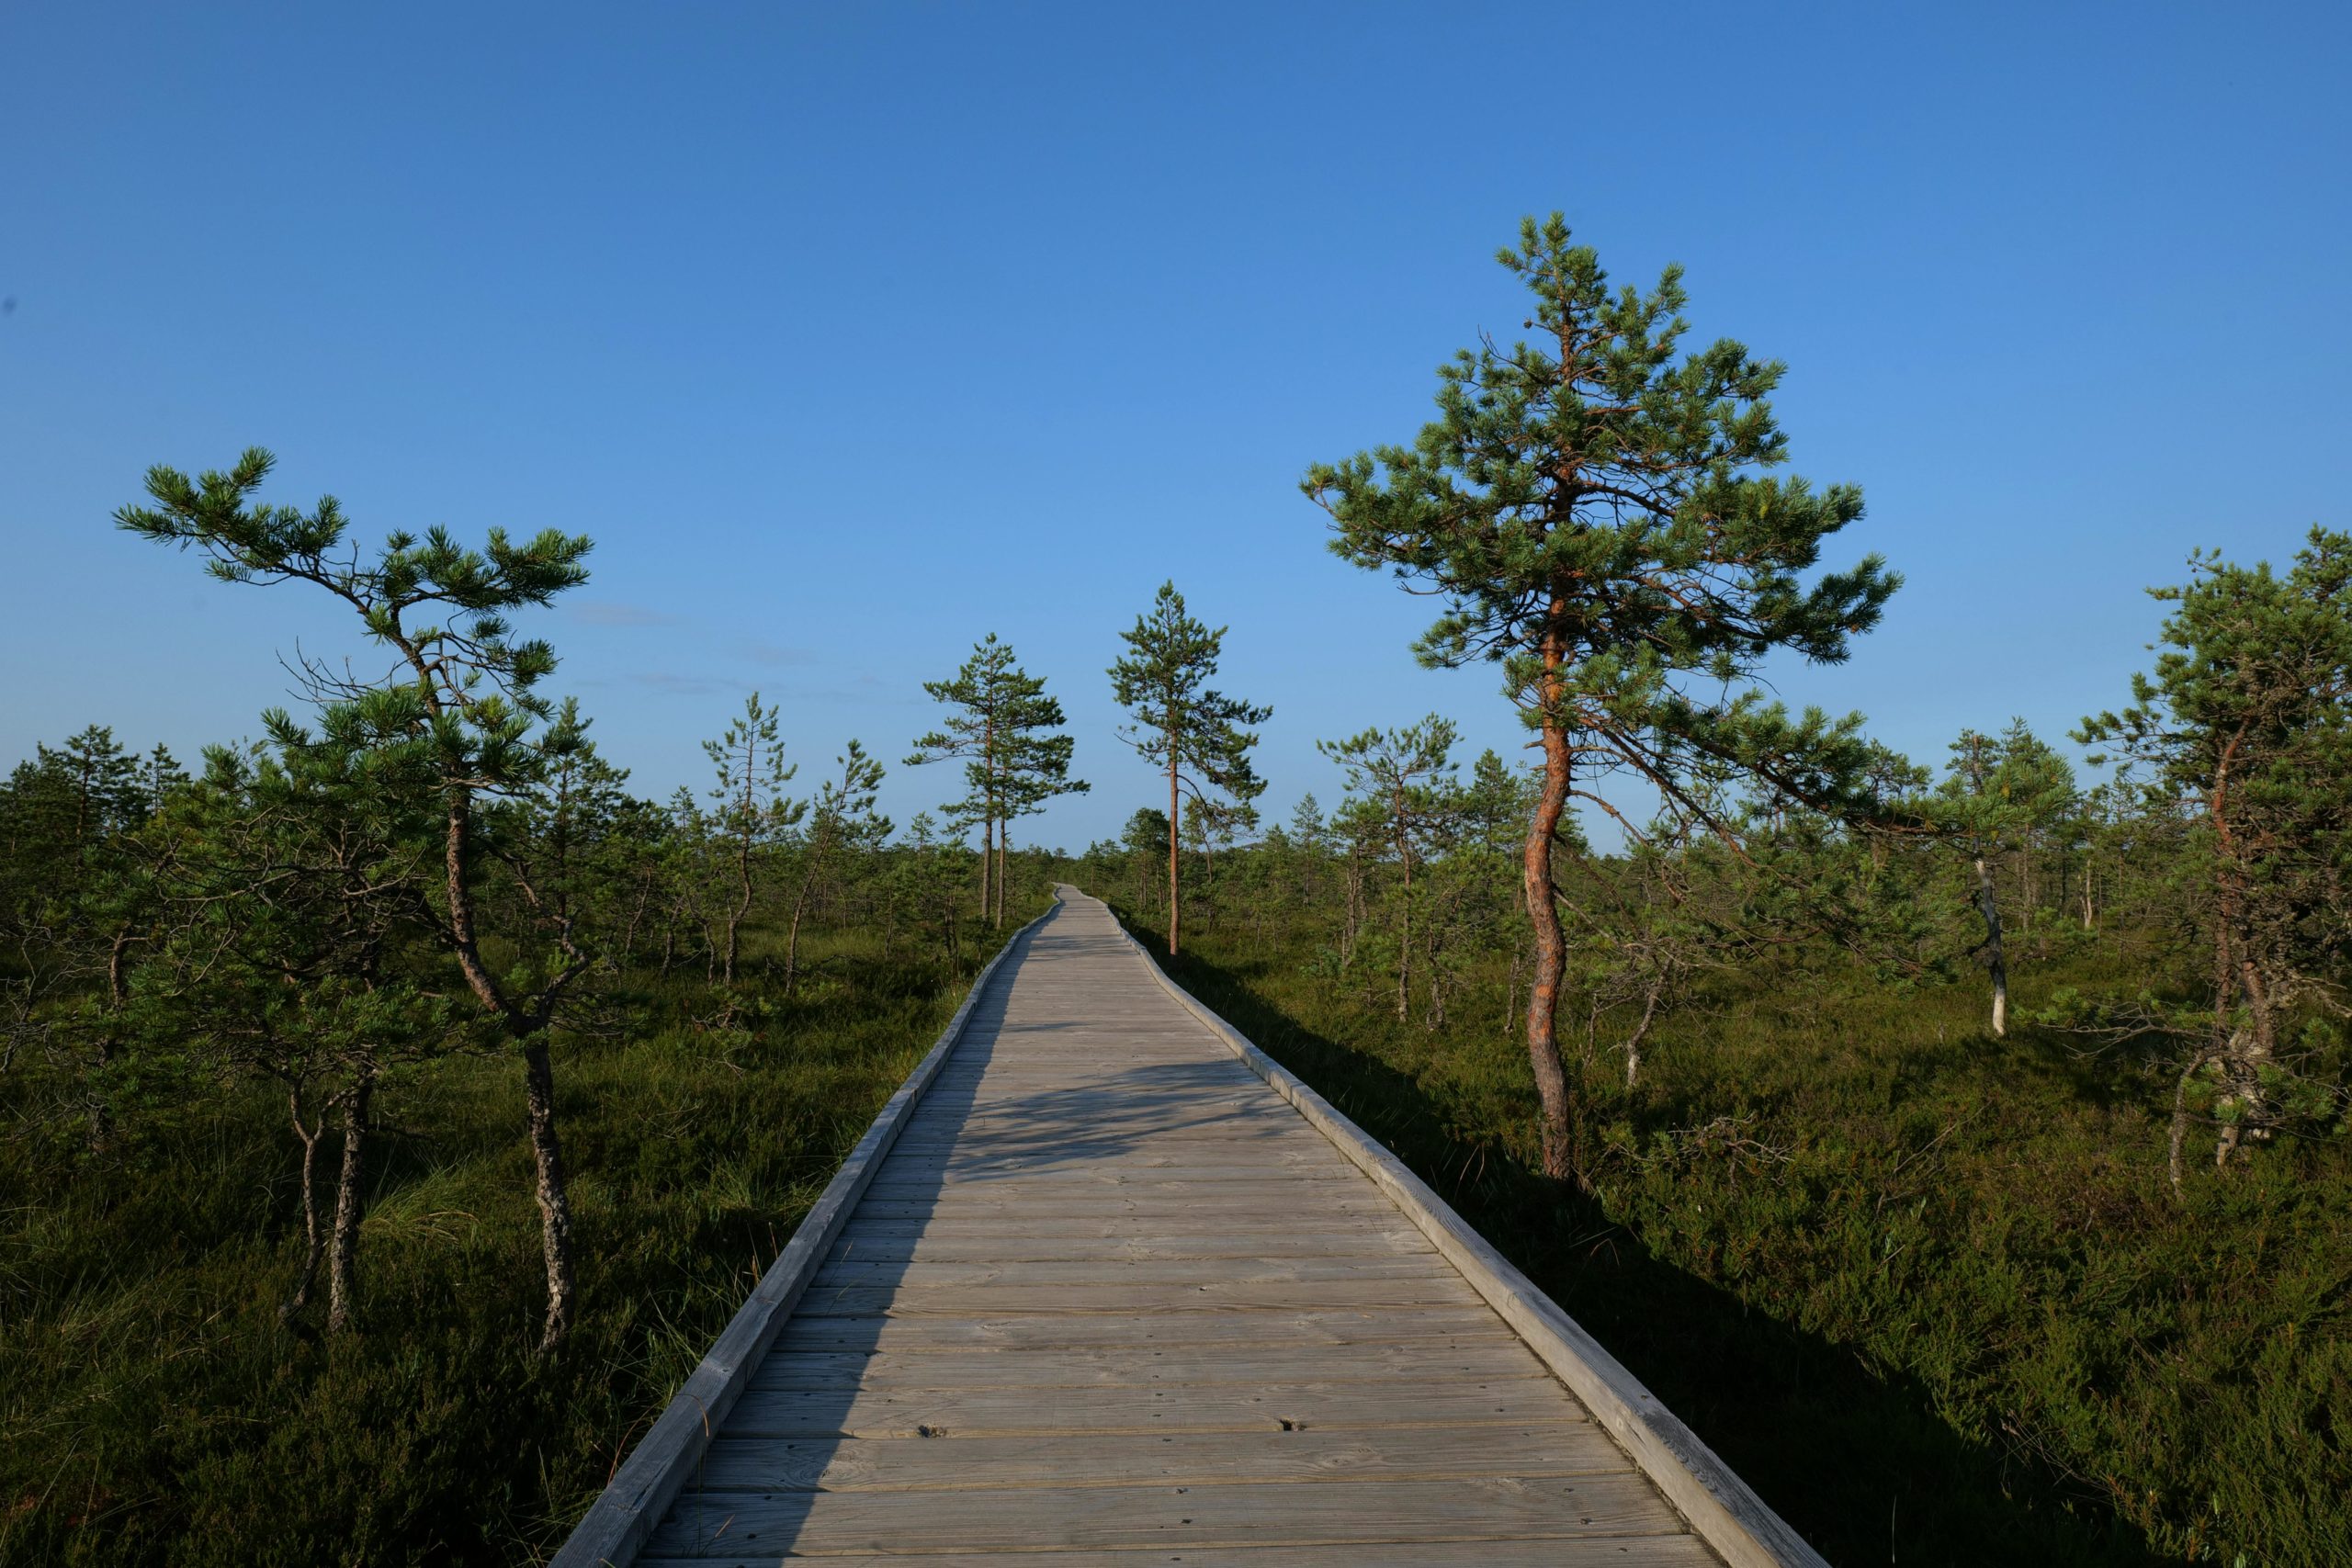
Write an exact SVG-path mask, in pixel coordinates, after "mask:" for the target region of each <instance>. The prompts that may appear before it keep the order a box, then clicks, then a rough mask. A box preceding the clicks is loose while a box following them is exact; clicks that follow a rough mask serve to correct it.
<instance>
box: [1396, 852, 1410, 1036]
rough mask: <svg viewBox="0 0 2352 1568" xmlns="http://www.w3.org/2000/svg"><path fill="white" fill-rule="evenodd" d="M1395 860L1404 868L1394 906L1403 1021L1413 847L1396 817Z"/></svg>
mask: <svg viewBox="0 0 2352 1568" xmlns="http://www.w3.org/2000/svg"><path fill="white" fill-rule="evenodd" d="M1397 862H1398V863H1399V864H1401V865H1402V866H1403V867H1404V868H1405V892H1404V897H1403V898H1402V900H1401V901H1400V902H1399V903H1398V905H1397V1022H1399V1023H1402V1022H1404V1021H1405V1014H1406V1010H1407V1008H1408V998H1410V996H1411V995H1412V988H1411V982H1412V970H1413V847H1412V845H1411V844H1410V843H1408V841H1407V840H1406V838H1405V818H1404V815H1403V813H1402V812H1401V811H1400V812H1399V813H1398V815H1397Z"/></svg>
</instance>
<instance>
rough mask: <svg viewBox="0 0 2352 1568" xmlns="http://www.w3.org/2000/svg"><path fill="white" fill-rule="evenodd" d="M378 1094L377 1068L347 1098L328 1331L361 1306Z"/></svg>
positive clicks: (358, 1079) (364, 1073) (340, 1328)
mask: <svg viewBox="0 0 2352 1568" xmlns="http://www.w3.org/2000/svg"><path fill="white" fill-rule="evenodd" d="M375 1094H376V1074H375V1070H374V1069H373V1068H368V1069H366V1070H364V1071H362V1072H361V1073H360V1075H359V1076H358V1077H356V1079H354V1080H353V1082H352V1085H351V1089H350V1090H349V1091H348V1092H347V1093H345V1095H344V1097H343V1170H342V1172H341V1174H340V1175H338V1176H337V1177H336V1179H335V1185H334V1249H333V1250H332V1251H331V1252H330V1253H329V1254H328V1257H327V1332H328V1333H329V1334H340V1333H342V1332H343V1331H344V1330H345V1328H346V1327H348V1326H349V1325H350V1323H351V1314H352V1311H353V1309H354V1308H355V1307H356V1305H357V1303H358V1295H357V1290H356V1282H357V1277H356V1264H357V1262H358V1258H359V1201H360V1190H359V1189H360V1184H361V1181H362V1179H363V1178H364V1177H365V1175H366V1173H367V1159H368V1111H369V1105H370V1101H372V1100H374V1098H375Z"/></svg>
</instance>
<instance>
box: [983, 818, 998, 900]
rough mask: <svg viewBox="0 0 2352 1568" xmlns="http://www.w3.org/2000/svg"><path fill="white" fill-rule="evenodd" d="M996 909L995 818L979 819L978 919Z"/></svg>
mask: <svg viewBox="0 0 2352 1568" xmlns="http://www.w3.org/2000/svg"><path fill="white" fill-rule="evenodd" d="M993 908H996V817H995V816H994V814H993V813H991V814H989V815H987V816H984V817H982V818H980V919H982V920H983V921H985V920H986V919H988V918H989V910H990V909H993Z"/></svg>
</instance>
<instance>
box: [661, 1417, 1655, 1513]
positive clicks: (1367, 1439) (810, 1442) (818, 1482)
mask: <svg viewBox="0 0 2352 1568" xmlns="http://www.w3.org/2000/svg"><path fill="white" fill-rule="evenodd" d="M1443 1436H1444V1441H1443V1442H1442V1443H1432V1442H1430V1440H1429V1435H1428V1434H1427V1433H1425V1432H1420V1431H1413V1430H1407V1431H1395V1430H1387V1429H1383V1428H1379V1427H1370V1428H1357V1429H1352V1430H1350V1429H1345V1428H1326V1427H1306V1428H1305V1429H1302V1430H1296V1431H1289V1432H1284V1431H1282V1430H1280V1429H1279V1428H1276V1429H1272V1430H1267V1429H1260V1430H1256V1431H1250V1432H1144V1433H1126V1434H1116V1433H1112V1434H1105V1433H1099V1432H1090V1433H1087V1434H1085V1435H1084V1436H1080V1437H1073V1436H1070V1435H1069V1434H1067V1433H1059V1432H1049V1433H1045V1434H1042V1435H1037V1436H1028V1437H1017V1438H945V1439H944V1440H942V1439H939V1438H848V1439H843V1438H733V1437H727V1436H721V1437H719V1438H716V1439H714V1440H713V1441H712V1443H711V1445H710V1451H709V1452H708V1453H707V1455H705V1456H704V1460H703V1472H702V1484H703V1488H704V1489H705V1490H706V1491H713V1492H740V1491H752V1492H779V1491H789V1490H802V1491H808V1490H821V1491H826V1492H854V1491H864V1490H869V1489H875V1488H880V1489H884V1490H889V1491H946V1492H955V1491H967V1490H970V1489H973V1488H976V1487H989V1486H1035V1485H1069V1486H1076V1485H1086V1486H1119V1485H1133V1484H1136V1483H1165V1484H1168V1485H1171V1486H1182V1485H1196V1484H1202V1483H1208V1482H1215V1481H1257V1482H1267V1483H1274V1482H1293V1483H1300V1484H1307V1483H1334V1484H1337V1483H1357V1482H1375V1483H1376V1482H1384V1481H1397V1480H1406V1479H1418V1480H1422V1481H1444V1480H1450V1479H1453V1478H1456V1477H1464V1476H1474V1475H1492V1474H1496V1473H1498V1472H1506V1471H1508V1472H1512V1473H1515V1474H1521V1475H1584V1474H1598V1473H1601V1472H1611V1471H1623V1470H1625V1469H1628V1468H1630V1466H1629V1462H1628V1461H1627V1460H1626V1458H1625V1455H1624V1451H1623V1450H1621V1449H1619V1448H1618V1447H1617V1445H1616V1444H1614V1443H1612V1442H1611V1441H1610V1440H1609V1437H1608V1434H1607V1433H1605V1432H1603V1431H1601V1430H1600V1427H1595V1426H1594V1425H1592V1424H1591V1423H1590V1422H1589V1421H1567V1422H1560V1423H1557V1424H1553V1425H1544V1426H1534V1425H1528V1426H1502V1427H1455V1428H1453V1429H1451V1430H1449V1431H1447V1432H1446V1433H1445V1434H1444V1435H1443ZM940 1506H942V1507H953V1506H955V1503H954V1500H953V1499H952V1498H950V1499H943V1500H942V1502H941V1504H940Z"/></svg>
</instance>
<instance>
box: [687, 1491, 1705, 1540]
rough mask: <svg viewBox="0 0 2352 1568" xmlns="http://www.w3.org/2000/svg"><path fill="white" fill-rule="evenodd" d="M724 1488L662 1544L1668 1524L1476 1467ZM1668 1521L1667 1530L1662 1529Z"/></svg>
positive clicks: (1529, 1533) (1237, 1536)
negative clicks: (1419, 1476) (1305, 1477)
mask: <svg viewBox="0 0 2352 1568" xmlns="http://www.w3.org/2000/svg"><path fill="white" fill-rule="evenodd" d="M941 1501H942V1499H941V1497H940V1495H937V1494H925V1493H906V1492H775V1493H744V1492H723V1493H709V1494H704V1495H699V1496H696V1497H690V1498H684V1499H681V1500H680V1506H679V1508H678V1510H677V1514H676V1516H675V1517H674V1518H673V1519H672V1520H670V1521H667V1522H665V1523H664V1524H663V1525H662V1529H661V1530H660V1532H659V1533H658V1535H657V1537H656V1539H655V1540H654V1541H653V1542H652V1543H651V1544H652V1547H653V1550H655V1551H677V1552H680V1553H681V1554H682V1555H691V1554H693V1553H695V1552H696V1551H702V1550H704V1549H706V1548H707V1546H711V1545H716V1544H718V1542H719V1541H721V1540H730V1539H731V1540H735V1541H738V1542H741V1545H740V1546H738V1547H736V1548H735V1550H737V1551H743V1550H748V1549H749V1548H750V1547H752V1545H753V1544H754V1543H755V1542H756V1543H760V1544H762V1545H763V1546H766V1547H768V1548H769V1549H770V1550H775V1551H782V1550H784V1549H786V1548H787V1547H788V1548H789V1549H790V1550H792V1551H795V1552H798V1553H805V1554H821V1553H829V1552H830V1553H846V1552H869V1551H901V1552H903V1551H910V1550H912V1551H922V1550H926V1549H927V1550H933V1551H941V1550H946V1551H972V1550H975V1549H986V1548H1000V1549H1006V1550H1012V1549H1028V1550H1035V1549H1036V1548H1039V1547H1050V1548H1057V1549H1060V1550H1064V1551H1069V1550H1085V1549H1095V1550H1100V1549H1103V1548H1105V1547H1123V1546H1160V1547H1184V1548H1193V1547H1213V1546H1241V1545H1269V1546H1272V1545H1279V1546H1284V1547H1298V1546H1326V1545H1336V1544H1340V1543H1343V1542H1349V1541H1398V1540H1461V1539H1464V1537H1472V1538H1475V1537H1478V1536H1487V1537H1490V1538H1496V1537H1499V1538H1510V1537H1514V1536H1515V1537H1520V1538H1521V1539H1525V1538H1529V1537H1549V1538H1551V1539H1553V1540H1560V1541H1567V1540H1579V1539H1582V1540H1594V1539H1600V1538H1608V1537H1615V1536H1640V1535H1645V1534H1665V1533H1668V1531H1669V1530H1671V1529H1673V1528H1674V1527H1673V1525H1672V1524H1671V1523H1670V1522H1664V1521H1661V1519H1660V1517H1659V1510H1658V1506H1657V1492H1656V1491H1655V1490H1653V1489H1652V1488H1651V1486H1650V1484H1649V1483H1648V1482H1646V1481H1645V1480H1644V1479H1643V1478H1641V1477H1639V1476H1637V1475H1633V1474H1630V1473H1628V1474H1611V1475H1577V1476H1516V1475H1498V1476H1479V1477H1476V1478H1472V1479H1463V1480H1449V1481H1397V1482H1392V1483H1388V1484H1386V1485H1382V1486H1300V1485H1272V1486H1269V1485H1263V1484H1259V1483H1236V1484H1210V1485H1205V1486H1193V1487H1178V1486H1165V1485H1162V1486H1132V1487H1130V1486H1115V1487H1114V1486H1088V1487H1075V1486H1073V1487H1022V1488H1009V1489H1006V1490H1002V1491H995V1490H973V1491H967V1492H957V1493H956V1494H954V1495H953V1497H952V1500H951V1506H945V1507H943V1506H941ZM1662 1525H1663V1528H1662Z"/></svg>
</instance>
